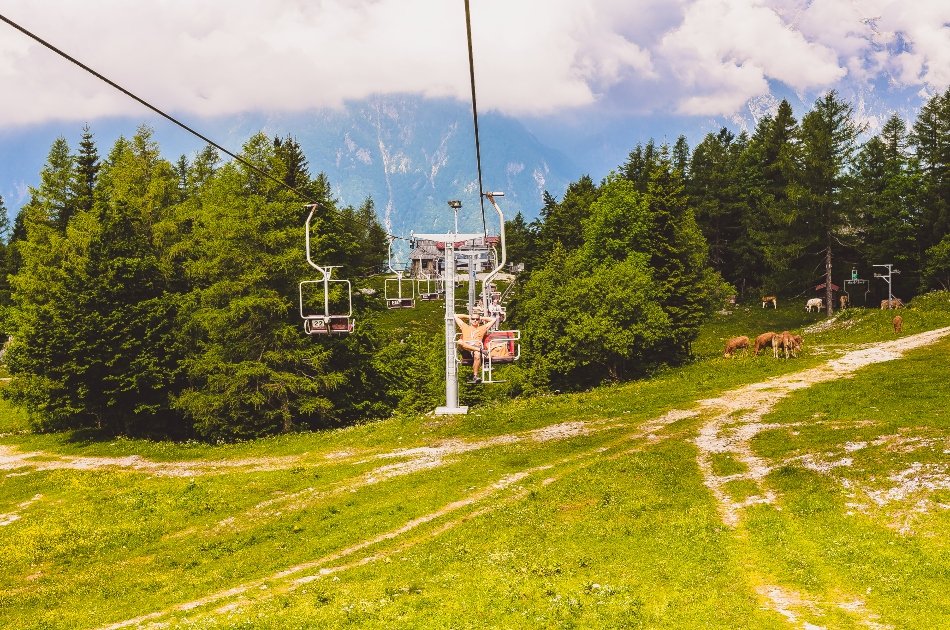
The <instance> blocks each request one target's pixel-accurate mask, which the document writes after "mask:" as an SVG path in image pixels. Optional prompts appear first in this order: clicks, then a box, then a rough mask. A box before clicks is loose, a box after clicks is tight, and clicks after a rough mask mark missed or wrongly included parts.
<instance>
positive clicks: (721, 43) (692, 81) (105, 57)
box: [0, 0, 950, 126]
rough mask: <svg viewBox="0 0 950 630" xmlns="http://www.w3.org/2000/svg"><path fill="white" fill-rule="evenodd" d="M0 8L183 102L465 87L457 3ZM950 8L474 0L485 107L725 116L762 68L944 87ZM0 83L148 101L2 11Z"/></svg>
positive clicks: (151, 92) (762, 86)
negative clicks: (58, 51) (85, 68)
mask: <svg viewBox="0 0 950 630" xmlns="http://www.w3.org/2000/svg"><path fill="white" fill-rule="evenodd" d="M0 12H2V13H3V14H4V15H6V16H7V17H9V18H10V19H12V20H14V21H16V22H19V23H21V24H22V25H23V26H24V27H26V28H28V29H31V30H34V31H35V32H36V33H37V34H39V35H40V36H42V37H44V38H46V39H48V40H49V41H51V42H52V43H54V44H55V45H57V46H59V47H60V48H62V49H63V50H65V51H66V52H68V53H71V54H73V55H75V56H76V57H77V58H79V59H80V60H81V61H84V62H85V63H87V64H88V65H90V66H91V67H93V68H95V69H97V70H99V71H101V72H102V73H103V74H105V75H106V76H108V77H110V78H112V79H114V80H115V81H116V82H118V83H119V84H121V85H123V86H124V87H127V88H128V89H129V90H131V91H132V92H134V93H136V94H138V95H139V96H141V97H143V98H145V99H146V100H149V101H151V102H153V103H154V104H156V105H157V106H159V107H161V108H163V109H166V110H167V111H171V112H176V113H185V114H189V115H191V116H193V117H194V116H217V115H223V114H233V113H238V112H243V111H250V110H259V111H301V110H306V109H310V108H318V107H337V106H340V105H341V104H342V103H343V102H344V101H346V100H347V99H359V98H363V97H366V96H368V95H371V94H381V93H393V92H408V93H418V94H423V95H426V96H431V97H450V98H457V99H460V100H463V101H467V100H468V99H469V84H468V58H467V49H466V46H465V24H464V13H463V8H462V3H461V2H455V1H452V2H450V1H447V0H322V1H321V2H308V1H306V0H272V1H270V2H259V1H257V0H254V1H251V0H204V1H203V2H197V3H192V2H187V3H186V2H180V1H175V0H140V1H138V2H128V1H126V0H86V1H85V2H77V1H68V0H46V1H44V2H33V1H30V0H9V1H7V2H5V3H4V6H3V8H2V9H0ZM948 22H950V3H948V2H946V1H945V0H915V1H914V2H912V3H907V2H897V1H896V0H862V2H860V3H858V2H852V1H851V0H589V1H588V2H578V1H577V0H548V1H547V2H543V3H542V2H538V1H537V0H479V1H478V2H472V25H473V34H474V38H475V56H476V58H475V61H476V78H477V81H478V98H479V107H480V108H481V109H496V110H500V111H504V112H506V113H509V114H515V115H545V114H549V113H553V112H558V111H563V110H564V109H566V108H578V107H585V106H595V107H596V106H599V105H603V104H608V105H611V106H612V107H614V108H615V109H617V108H621V109H623V108H626V109H628V110H640V111H642V110H643V109H648V108H653V109H662V110H664V111H669V110H671V109H676V110H679V111H680V112H683V113H690V114H703V115H706V114H731V113H734V112H736V111H738V110H740V109H742V108H743V107H744V105H745V103H746V102H748V100H749V99H751V98H755V97H761V96H763V95H765V94H767V93H768V90H769V82H770V81H778V82H782V83H784V84H786V85H787V86H789V87H790V88H792V89H794V90H796V91H797V92H806V91H819V90H823V89H826V88H828V87H833V86H834V85H835V84H836V83H837V82H839V81H841V80H842V79H843V78H845V77H846V75H847V77H848V78H849V79H850V80H859V81H870V80H873V79H874V78H875V77H876V76H878V75H879V73H881V72H887V73H889V74H890V76H891V77H893V80H895V81H897V82H900V83H902V84H904V85H921V86H924V87H926V88H928V89H931V90H934V89H942V88H943V87H945V86H946V85H947V83H950V27H948V26H947V24H948ZM0 93H2V94H3V98H2V99H0V125H4V126H17V125H24V124H31V123H38V122H42V121H45V120H49V119H68V120H92V119H95V118H97V117H101V116H108V115H139V114H142V113H143V112H144V110H143V108H142V106H141V105H138V104H136V103H134V102H133V101H131V100H129V99H128V98H126V97H124V96H122V95H121V94H118V93H117V92H115V91H114V90H113V89H112V88H109V87H108V86H106V85H105V84H103V83H101V82H100V81H98V80H96V79H94V78H93V77H91V76H89V75H87V74H85V73H83V72H81V71H80V70H79V69H77V68H75V67H74V66H72V65H70V64H68V62H66V61H65V60H63V59H60V58H59V57H57V56H55V55H54V54H53V53H51V52H50V51H48V50H46V49H44V48H42V47H40V46H39V45H38V44H35V43H32V42H30V41H29V40H27V39H26V38H25V37H24V36H23V35H22V34H20V33H18V32H16V31H15V30H13V29H12V28H10V27H8V26H7V25H5V24H0ZM611 99H614V100H615V102H613V103H610V102H609V101H611ZM616 99H622V100H616Z"/></svg>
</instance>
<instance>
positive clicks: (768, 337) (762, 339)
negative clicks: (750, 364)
mask: <svg viewBox="0 0 950 630" xmlns="http://www.w3.org/2000/svg"><path fill="white" fill-rule="evenodd" d="M774 336H775V333H774V332H766V333H762V334H761V335H759V336H758V337H756V338H755V356H759V351H761V350H762V349H763V348H767V347H768V346H771V345H772V337H774Z"/></svg>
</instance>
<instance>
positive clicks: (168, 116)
mask: <svg viewBox="0 0 950 630" xmlns="http://www.w3.org/2000/svg"><path fill="white" fill-rule="evenodd" d="M0 20H2V21H3V22H6V23H7V24H9V25H10V26H12V27H13V28H15V29H16V30H18V31H20V32H21V33H23V34H24V35H26V36H27V37H29V38H30V39H32V40H34V41H35V42H37V43H39V44H41V45H42V46H44V47H46V48H48V49H49V50H51V51H53V52H54V53H56V54H57V55H59V56H60V57H62V58H63V59H66V60H67V61H69V62H70V63H72V64H74V65H76V66H79V67H80V68H82V69H83V70H85V71H86V72H88V73H89V74H91V75H92V76H94V77H96V78H97V79H99V80H100V81H103V82H104V83H107V84H108V85H110V86H112V87H113V88H115V89H116V90H118V91H120V92H122V93H123V94H125V95H126V96H128V97H129V98H131V99H132V100H134V101H136V102H138V103H140V104H142V105H144V106H145V107H147V108H149V109H150V110H152V111H153V112H155V113H156V114H158V115H159V116H161V117H162V118H165V119H166V120H168V121H169V122H171V123H173V124H175V125H177V126H178V127H181V128H182V129H184V130H185V131H187V132H188V133H190V134H192V135H193V136H196V137H197V138H200V139H201V140H203V141H204V142H206V143H208V144H209V145H211V146H213V147H214V148H215V149H217V150H219V151H221V152H222V153H225V154H226V155H229V156H230V157H232V158H233V159H234V160H235V161H237V162H239V163H240V164H242V165H244V166H246V167H247V168H249V169H251V170H252V171H254V172H255V173H257V174H258V175H261V176H263V177H266V178H267V179H269V180H271V181H272V182H274V183H276V184H278V185H280V186H283V187H284V188H286V189H287V190H289V191H290V192H292V193H294V194H295V195H297V196H298V197H300V198H301V199H303V200H304V201H308V202H310V203H315V204H318V205H319V202H318V201H316V200H315V199H311V198H310V197H309V196H308V195H307V194H306V193H304V192H302V191H300V190H298V189H297V188H295V187H293V186H291V185H290V184H288V183H287V182H285V181H283V180H281V179H279V178H277V177H274V176H273V175H271V174H270V173H268V172H267V171H266V170H264V169H262V168H260V167H258V166H257V165H255V164H253V163H252V162H249V161H248V160H246V159H244V158H242V157H241V156H240V155H237V154H236V153H234V152H232V151H229V150H228V149H226V148H224V147H223V146H221V145H220V144H218V143H217V142H215V141H214V140H212V139H211V138H209V137H207V136H205V135H204V134H202V133H200V132H199V131H197V130H195V129H193V128H191V127H190V126H188V125H186V124H185V123H183V122H181V121H180V120H178V119H177V118H175V117H174V116H172V115H171V114H168V113H166V112H164V111H162V110H161V109H159V108H158V107H156V106H155V105H152V104H151V103H149V102H148V101H146V100H145V99H144V98H141V97H140V96H137V95H135V94H133V93H132V92H130V91H129V90H127V89H125V88H124V87H122V86H121V85H119V84H118V83H116V82H115V81H113V80H111V79H109V78H108V77H106V76H104V75H102V74H101V73H99V72H97V71H96V70H93V69H92V68H90V67H89V66H87V65H86V64H84V63H83V62H81V61H79V60H78V59H76V58H75V57H73V56H72V55H70V54H69V53H66V52H64V51H63V50H60V49H59V48H57V47H56V46H54V45H53V44H51V43H50V42H48V41H46V40H45V39H43V38H42V37H40V36H39V35H37V34H35V33H33V32H31V31H29V30H27V29H26V28H24V27H23V26H20V25H19V24H17V23H16V22H14V21H13V20H11V19H10V18H8V17H6V16H5V15H3V14H0ZM483 215H484V211H483ZM366 227H370V226H368V225H367V226H366ZM386 235H387V236H389V237H391V238H396V239H400V240H404V241H408V240H410V239H408V238H406V237H404V236H396V235H395V234H389V233H387V234H386Z"/></svg>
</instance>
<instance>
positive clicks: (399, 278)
mask: <svg viewBox="0 0 950 630" xmlns="http://www.w3.org/2000/svg"><path fill="white" fill-rule="evenodd" d="M393 240H394V239H392V238H390V239H389V260H388V261H387V264H388V265H389V270H390V271H391V272H393V273H394V274H396V277H395V278H386V281H385V283H384V284H383V293H384V295H385V298H386V307H387V308H413V307H415V305H416V289H415V283H414V282H412V280H409V279H407V280H406V281H405V286H406V287H408V291H405V292H404V291H403V286H404V285H403V275H404V274H405V273H406V271H405V270H404V269H398V270H397V269H394V268H393ZM404 293H405V294H404Z"/></svg>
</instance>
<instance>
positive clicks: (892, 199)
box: [853, 114, 923, 295]
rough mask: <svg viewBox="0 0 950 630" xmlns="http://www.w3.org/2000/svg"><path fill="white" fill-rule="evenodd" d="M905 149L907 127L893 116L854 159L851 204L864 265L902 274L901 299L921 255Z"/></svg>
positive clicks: (914, 279)
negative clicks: (884, 266)
mask: <svg viewBox="0 0 950 630" xmlns="http://www.w3.org/2000/svg"><path fill="white" fill-rule="evenodd" d="M906 147H907V137H906V126H905V124H904V121H903V120H901V118H900V117H899V116H897V115H896V114H895V115H893V116H891V117H890V118H889V119H888V120H887V122H886V123H885V125H884V127H883V128H882V130H881V132H880V134H878V135H876V136H874V137H872V138H871V139H870V140H868V141H867V142H866V143H865V144H864V146H863V147H862V148H861V150H860V152H859V153H858V155H857V158H856V160H855V172H854V175H855V177H854V195H855V199H854V202H853V203H854V205H855V206H856V208H857V218H858V225H857V234H858V235H859V236H860V241H861V251H862V253H863V258H864V263H865V264H866V265H868V266H870V265H872V264H875V263H883V262H890V263H895V264H896V265H897V267H898V268H900V270H901V275H900V276H898V277H897V282H898V287H899V288H898V292H899V293H901V294H903V295H906V294H907V291H909V290H912V289H916V288H917V285H918V284H919V280H920V266H921V257H922V256H923V251H922V249H921V248H919V246H918V243H917V229H916V226H917V225H918V223H919V216H918V212H917V210H916V208H915V204H914V202H913V196H914V194H915V191H916V190H917V188H918V186H917V184H916V181H917V179H918V178H917V177H916V175H915V173H914V172H912V170H911V168H910V156H909V155H908V153H907V150H906Z"/></svg>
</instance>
